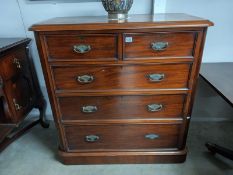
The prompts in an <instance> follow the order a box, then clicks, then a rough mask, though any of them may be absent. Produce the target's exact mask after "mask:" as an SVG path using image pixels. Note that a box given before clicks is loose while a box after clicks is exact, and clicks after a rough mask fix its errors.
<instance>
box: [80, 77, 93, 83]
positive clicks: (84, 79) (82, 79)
mask: <svg viewBox="0 0 233 175" xmlns="http://www.w3.org/2000/svg"><path fill="white" fill-rule="evenodd" d="M77 81H78V82H79V83H82V84H88V83H92V82H93V81H94V77H93V76H92V75H82V76H78V77H77Z"/></svg>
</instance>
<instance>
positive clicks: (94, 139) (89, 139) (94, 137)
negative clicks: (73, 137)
mask: <svg viewBox="0 0 233 175" xmlns="http://www.w3.org/2000/svg"><path fill="white" fill-rule="evenodd" d="M99 139H100V137H99V136H97V135H88V136H86V137H85V140H86V142H90V143H93V142H97V141H98V140H99Z"/></svg>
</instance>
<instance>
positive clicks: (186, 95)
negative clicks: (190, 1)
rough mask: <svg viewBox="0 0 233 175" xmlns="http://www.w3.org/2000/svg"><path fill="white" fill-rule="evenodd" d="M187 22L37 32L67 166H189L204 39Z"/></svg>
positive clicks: (192, 21)
mask: <svg viewBox="0 0 233 175" xmlns="http://www.w3.org/2000/svg"><path fill="white" fill-rule="evenodd" d="M212 25H213V24H212V23H211V22H210V21H208V20H204V19H201V18H197V17H193V16H189V15H185V14H160V15H155V16H150V15H134V16H131V17H130V18H129V19H128V20H127V21H123V22H122V21H108V19H107V17H77V18H75V17H73V18H72V17H70V18H55V19H52V20H48V21H46V22H43V23H40V24H36V25H34V26H32V27H31V30H33V31H34V33H35V37H36V41H37V46H38V50H39V53H40V59H41V63H42V68H43V71H44V75H45V80H46V84H47V89H48V93H49V97H50V102H51V104H52V110H53V115H54V119H55V123H56V126H57V129H58V132H59V137H60V145H59V155H60V157H61V159H62V161H63V162H64V163H65V164H102V163H158V162H159V163H168V162H174V163H175V162H183V161H185V158H186V154H187V149H186V137H187V133H188V126H189V121H190V116H191V109H192V104H193V100H194V94H195V88H196V82H197V77H198V73H199V67H200V63H201V58H202V52H203V47H204V42H205V36H206V31H207V28H208V27H209V26H212Z"/></svg>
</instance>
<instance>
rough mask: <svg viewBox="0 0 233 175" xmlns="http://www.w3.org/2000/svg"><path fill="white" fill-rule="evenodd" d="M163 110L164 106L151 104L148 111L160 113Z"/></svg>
mask: <svg viewBox="0 0 233 175" xmlns="http://www.w3.org/2000/svg"><path fill="white" fill-rule="evenodd" d="M162 109H163V105H162V104H150V105H147V110H148V111H149V112H158V111H161V110H162Z"/></svg>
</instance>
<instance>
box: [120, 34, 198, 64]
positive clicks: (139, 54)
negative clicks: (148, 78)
mask: <svg viewBox="0 0 233 175" xmlns="http://www.w3.org/2000/svg"><path fill="white" fill-rule="evenodd" d="M195 37H196V33H194V32H160V33H141V34H139V33H132V34H131V33H129V34H125V35H124V41H125V42H124V59H126V60H130V59H137V58H138V59H156V58H158V57H164V58H171V57H173V58H174V57H191V58H192V57H193V56H194V55H193V54H194V44H195Z"/></svg>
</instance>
